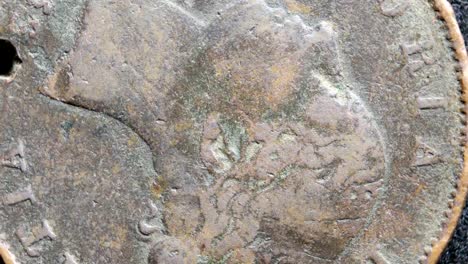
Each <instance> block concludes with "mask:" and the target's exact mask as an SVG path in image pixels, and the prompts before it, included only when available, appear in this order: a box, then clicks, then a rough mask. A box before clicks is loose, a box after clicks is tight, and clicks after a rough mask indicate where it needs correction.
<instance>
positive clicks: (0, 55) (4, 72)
mask: <svg viewBox="0 0 468 264" xmlns="http://www.w3.org/2000/svg"><path fill="white" fill-rule="evenodd" d="M19 64H21V59H20V57H19V56H18V52H17V51H16V48H15V46H14V45H13V44H12V43H11V42H10V41H8V40H6V39H0V77H10V76H12V75H13V74H14V73H15V70H16V67H17V66H18V65H19Z"/></svg>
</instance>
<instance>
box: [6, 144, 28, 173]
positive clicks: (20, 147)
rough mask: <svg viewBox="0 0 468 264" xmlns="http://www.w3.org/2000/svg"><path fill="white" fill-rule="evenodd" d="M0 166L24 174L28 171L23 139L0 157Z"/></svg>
mask: <svg viewBox="0 0 468 264" xmlns="http://www.w3.org/2000/svg"><path fill="white" fill-rule="evenodd" d="M0 165H3V166H5V167H10V168H15V169H19V170H21V171H23V172H26V171H27V169H28V166H27V163H26V159H25V156H24V143H23V141H22V140H21V139H19V140H18V143H17V144H15V145H14V146H13V147H11V148H10V149H8V150H7V151H5V153H4V154H3V155H1V156H0Z"/></svg>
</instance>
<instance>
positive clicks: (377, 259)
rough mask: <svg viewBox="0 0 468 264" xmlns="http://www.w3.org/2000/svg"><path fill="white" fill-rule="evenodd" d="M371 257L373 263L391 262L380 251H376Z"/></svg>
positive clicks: (385, 263) (383, 263) (387, 263)
mask: <svg viewBox="0 0 468 264" xmlns="http://www.w3.org/2000/svg"><path fill="white" fill-rule="evenodd" d="M369 259H370V261H372V264H391V263H390V262H389V261H388V260H387V259H386V258H385V257H384V256H383V255H382V253H380V252H379V251H376V252H374V254H372V256H370V257H369Z"/></svg>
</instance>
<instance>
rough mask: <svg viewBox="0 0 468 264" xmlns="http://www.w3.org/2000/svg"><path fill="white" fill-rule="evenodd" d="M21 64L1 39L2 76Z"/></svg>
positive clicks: (0, 73) (15, 53)
mask: <svg viewBox="0 0 468 264" xmlns="http://www.w3.org/2000/svg"><path fill="white" fill-rule="evenodd" d="M20 62H21V60H20V59H19V57H18V53H17V52H16V48H15V47H14V46H13V44H11V42H10V41H8V40H4V39H0V76H8V75H10V73H11V71H12V70H13V66H14V65H15V63H20ZM0 264H1V263H0Z"/></svg>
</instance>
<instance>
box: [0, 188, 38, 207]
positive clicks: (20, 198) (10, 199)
mask: <svg viewBox="0 0 468 264" xmlns="http://www.w3.org/2000/svg"><path fill="white" fill-rule="evenodd" d="M28 200H29V201H30V202H31V203H32V204H34V203H35V202H36V198H35V197H34V193H33V190H32V187H31V185H29V186H28V187H27V188H26V189H25V190H23V191H17V192H14V193H10V194H6V195H4V196H3V197H1V198H0V204H3V205H14V204H17V203H20V202H24V201H28Z"/></svg>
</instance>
